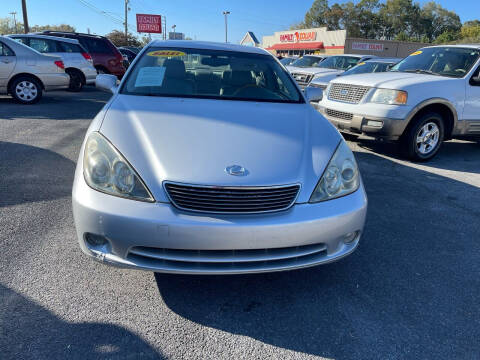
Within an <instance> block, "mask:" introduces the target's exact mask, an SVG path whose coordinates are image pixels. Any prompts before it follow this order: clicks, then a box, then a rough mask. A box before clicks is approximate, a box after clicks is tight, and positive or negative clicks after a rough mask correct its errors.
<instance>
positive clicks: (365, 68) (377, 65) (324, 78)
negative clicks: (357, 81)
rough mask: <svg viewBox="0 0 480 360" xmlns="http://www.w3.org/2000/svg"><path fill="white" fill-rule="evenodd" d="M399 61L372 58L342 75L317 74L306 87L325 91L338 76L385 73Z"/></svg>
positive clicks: (334, 73)
mask: <svg viewBox="0 0 480 360" xmlns="http://www.w3.org/2000/svg"><path fill="white" fill-rule="evenodd" d="M401 60H402V59H400V58H373V59H370V60H365V61H362V62H359V63H358V64H357V65H355V66H354V67H352V68H350V69H349V70H346V71H345V72H343V73H339V74H338V73H336V72H327V73H320V74H317V75H315V76H314V77H313V80H312V81H311V82H310V84H308V86H314V87H318V88H321V89H323V90H325V89H326V88H327V86H328V83H329V82H330V81H331V80H333V79H336V78H337V77H339V76H348V75H356V74H367V73H376V72H385V71H388V70H390V69H391V68H392V66H393V65H395V64H397V63H398V62H400V61H401Z"/></svg>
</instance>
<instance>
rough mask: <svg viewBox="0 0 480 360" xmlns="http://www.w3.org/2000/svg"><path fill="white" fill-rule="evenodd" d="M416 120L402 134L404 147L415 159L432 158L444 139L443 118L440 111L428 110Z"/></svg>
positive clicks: (425, 159) (409, 155) (408, 155)
mask: <svg viewBox="0 0 480 360" xmlns="http://www.w3.org/2000/svg"><path fill="white" fill-rule="evenodd" d="M414 121H415V122H414V123H413V125H412V126H411V127H410V128H408V129H407V131H406V132H405V133H404V134H403V136H402V149H403V151H404V152H405V155H406V156H407V157H408V158H410V159H411V160H413V161H427V160H430V159H431V158H433V157H434V156H435V155H436V154H437V152H438V150H439V149H440V146H441V145H442V142H443V139H444V135H445V130H444V129H445V127H444V125H443V118H442V116H441V115H440V114H438V113H435V112H428V113H426V114H424V115H422V116H420V117H419V118H417V119H416V120H414Z"/></svg>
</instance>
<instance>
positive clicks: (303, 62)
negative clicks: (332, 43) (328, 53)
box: [291, 56, 324, 68]
mask: <svg viewBox="0 0 480 360" xmlns="http://www.w3.org/2000/svg"><path fill="white" fill-rule="evenodd" d="M323 59H324V58H321V57H318V56H302V57H301V58H300V59H297V60H295V61H294V62H292V64H291V65H292V66H296V67H301V68H306V67H318V64H320V63H321V62H322V61H323Z"/></svg>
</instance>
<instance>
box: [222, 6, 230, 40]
mask: <svg viewBox="0 0 480 360" xmlns="http://www.w3.org/2000/svg"><path fill="white" fill-rule="evenodd" d="M223 15H225V42H228V26H227V16H228V15H230V11H224V12H223Z"/></svg>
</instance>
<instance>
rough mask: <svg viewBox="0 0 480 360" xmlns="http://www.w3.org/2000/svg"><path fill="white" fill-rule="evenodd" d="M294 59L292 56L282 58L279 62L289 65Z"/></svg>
mask: <svg viewBox="0 0 480 360" xmlns="http://www.w3.org/2000/svg"><path fill="white" fill-rule="evenodd" d="M294 61H295V59H294V58H283V59H281V60H280V62H281V63H282V64H283V65H285V66H287V65H290V64H291V63H293V62H294Z"/></svg>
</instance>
